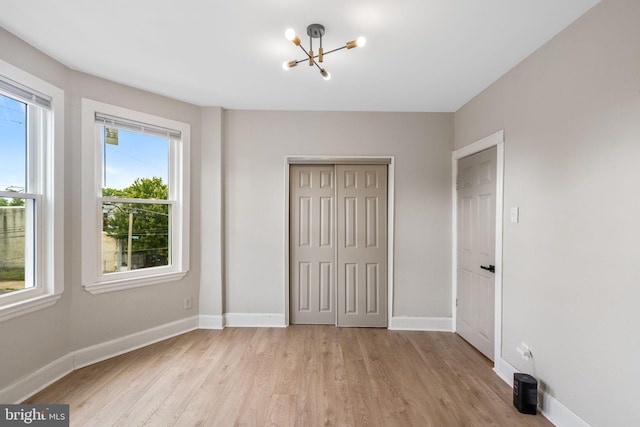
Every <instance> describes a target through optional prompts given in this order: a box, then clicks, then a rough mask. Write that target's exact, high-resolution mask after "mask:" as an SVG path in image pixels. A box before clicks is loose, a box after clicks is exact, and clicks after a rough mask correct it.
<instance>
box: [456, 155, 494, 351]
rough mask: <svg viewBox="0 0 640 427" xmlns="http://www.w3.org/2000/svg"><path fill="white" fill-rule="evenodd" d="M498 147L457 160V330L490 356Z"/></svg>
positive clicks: (492, 344) (492, 321) (491, 346)
mask: <svg viewBox="0 0 640 427" xmlns="http://www.w3.org/2000/svg"><path fill="white" fill-rule="evenodd" d="M495 219H496V148H495V147H494V148H490V149H488V150H485V151H481V152H479V153H476V154H474V155H471V156H468V157H465V158H463V159H460V160H459V162H458V284H457V285H458V286H457V289H458V295H457V310H456V311H457V319H456V329H457V330H456V332H457V333H458V334H459V335H460V336H462V337H463V338H464V339H465V340H467V341H468V342H469V343H471V344H472V345H473V346H474V347H476V348H477V349H478V350H480V351H481V352H482V353H483V354H484V355H485V356H487V357H488V358H489V359H491V360H493V351H494V316H495V293H494V292H495V291H494V289H495V273H494V266H495Z"/></svg>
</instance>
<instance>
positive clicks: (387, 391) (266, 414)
mask: <svg viewBox="0 0 640 427" xmlns="http://www.w3.org/2000/svg"><path fill="white" fill-rule="evenodd" d="M25 403H43V404H51V403H68V404H69V405H70V418H71V425H72V426H82V427H86V426H101V427H102V426H127V427H128V426H216V427H218V426H222V427H224V426H420V427H422V426H434V427H436V426H437V427H440V426H488V425H491V426H531V427H536V426H550V425H551V423H549V422H548V421H547V420H546V419H545V418H543V417H542V416H541V415H537V416H532V415H523V414H520V413H518V412H517V411H516V409H515V408H514V407H513V405H512V403H511V389H510V387H509V386H508V385H506V384H505V383H504V382H503V381H502V380H501V379H500V378H498V376H497V375H496V374H495V373H494V372H493V370H492V363H491V362H490V361H489V360H487V359H486V358H485V357H484V356H482V354H480V353H479V352H478V351H476V350H475V349H474V348H473V347H471V346H470V345H469V344H467V343H466V342H465V341H464V340H463V339H461V338H460V337H459V336H457V335H456V334H452V333H447V332H411V331H389V330H385V329H359V328H336V327H332V326H298V325H297V326H290V327H289V328H285V329H281V328H277V329H260V328H227V329H224V330H222V331H209V330H197V331H193V332H189V333H187V334H183V335H180V336H178V337H174V338H171V339H168V340H165V341H162V342H159V343H156V344H153V345H151V346H148V347H145V348H142V349H139V350H136V351H133V352H130V353H127V354H124V355H121V356H118V357H115V358H112V359H109V360H106V361H104V362H100V363H97V364H95V365H92V366H88V367H86V368H83V369H79V370H77V371H75V372H73V373H71V374H69V375H67V376H66V377H64V378H62V379H61V380H59V381H57V382H56V383H54V384H52V385H51V386H49V387H47V388H46V389H44V390H42V391H41V392H39V393H38V394H36V395H34V396H33V397H31V398H30V399H28V400H27V401H26V402H25Z"/></svg>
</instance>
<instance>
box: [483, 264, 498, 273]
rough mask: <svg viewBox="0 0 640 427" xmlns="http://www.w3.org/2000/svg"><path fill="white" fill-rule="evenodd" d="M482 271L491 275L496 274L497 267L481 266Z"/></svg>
mask: <svg viewBox="0 0 640 427" xmlns="http://www.w3.org/2000/svg"><path fill="white" fill-rule="evenodd" d="M480 268H481V269H483V270H487V271H489V272H491V273H495V272H496V266H495V265H490V266H489V267H485V266H484V265H481V266H480Z"/></svg>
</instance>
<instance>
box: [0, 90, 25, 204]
mask: <svg viewBox="0 0 640 427" xmlns="http://www.w3.org/2000/svg"><path fill="white" fill-rule="evenodd" d="M26 172H27V105H26V104H24V103H22V102H19V101H16V100H14V99H11V98H8V97H6V96H4V95H0V191H18V192H24V191H25V189H26V187H27V182H26V176H27V174H26Z"/></svg>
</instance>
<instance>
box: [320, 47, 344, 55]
mask: <svg viewBox="0 0 640 427" xmlns="http://www.w3.org/2000/svg"><path fill="white" fill-rule="evenodd" d="M346 48H347V46H341V47H339V48H336V49H333V50H330V51H328V52H325V53H324V54H325V55H329V54H330V53H333V52H337V51H339V50H342V49H346Z"/></svg>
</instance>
